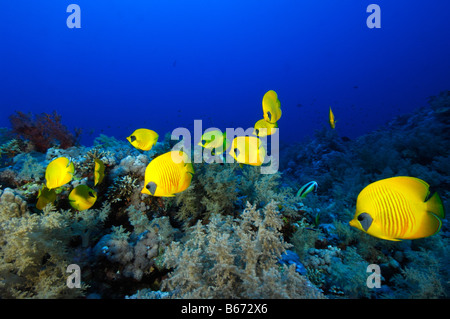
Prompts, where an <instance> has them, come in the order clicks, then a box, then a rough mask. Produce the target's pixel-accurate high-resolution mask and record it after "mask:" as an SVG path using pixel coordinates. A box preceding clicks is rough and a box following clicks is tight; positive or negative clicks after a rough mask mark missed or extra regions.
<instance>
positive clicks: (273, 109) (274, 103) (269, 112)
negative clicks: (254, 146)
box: [262, 90, 281, 123]
mask: <svg viewBox="0 0 450 319" xmlns="http://www.w3.org/2000/svg"><path fill="white" fill-rule="evenodd" d="M262 107H263V113H264V119H265V120H266V121H267V122H269V123H276V122H278V120H279V119H280V117H281V103H280V100H278V95H277V93H276V92H275V91H273V90H270V91H267V92H266V94H264V97H263V100H262Z"/></svg>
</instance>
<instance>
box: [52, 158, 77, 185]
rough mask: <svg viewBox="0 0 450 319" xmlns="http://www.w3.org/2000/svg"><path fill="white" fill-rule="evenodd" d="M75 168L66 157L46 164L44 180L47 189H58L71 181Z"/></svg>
mask: <svg viewBox="0 0 450 319" xmlns="http://www.w3.org/2000/svg"><path fill="white" fill-rule="evenodd" d="M74 170H75V167H74V165H73V163H72V162H71V161H70V160H69V159H68V158H67V157H58V158H56V159H54V160H53V161H51V162H50V164H48V166H47V168H46V170H45V180H46V185H47V188H48V189H53V188H58V187H60V186H62V185H64V184H67V183H69V182H70V181H71V180H72V177H73V173H74Z"/></svg>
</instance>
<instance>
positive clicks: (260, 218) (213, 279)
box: [163, 202, 322, 298]
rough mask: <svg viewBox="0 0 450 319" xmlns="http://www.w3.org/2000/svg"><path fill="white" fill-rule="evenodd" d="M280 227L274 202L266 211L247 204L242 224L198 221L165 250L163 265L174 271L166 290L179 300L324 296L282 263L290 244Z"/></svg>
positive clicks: (220, 219) (215, 218)
mask: <svg viewBox="0 0 450 319" xmlns="http://www.w3.org/2000/svg"><path fill="white" fill-rule="evenodd" d="M282 223H283V222H282V220H281V216H280V214H279V212H278V211H277V210H276V205H275V203H274V202H271V203H269V204H267V205H266V206H265V208H264V210H263V211H260V210H256V208H255V206H251V205H250V204H247V207H246V209H245V210H244V211H243V212H242V214H241V217H240V218H239V219H238V220H234V221H233V220H232V219H231V218H230V217H223V216H222V215H217V214H216V215H214V216H212V218H211V221H210V223H209V224H208V225H207V226H204V225H202V224H201V223H200V222H198V223H197V224H196V225H195V226H193V228H192V231H191V232H190V235H189V237H188V239H186V241H185V242H184V243H180V242H174V243H172V244H171V245H170V246H169V248H168V249H167V250H166V252H165V254H164V265H165V266H166V267H169V268H174V269H173V271H172V272H171V273H170V274H169V278H168V279H167V280H165V281H163V289H164V290H166V291H168V292H171V294H172V297H175V298H320V297H321V296H322V295H321V293H320V292H319V291H318V290H317V289H316V288H315V287H314V286H313V285H312V284H310V283H309V281H308V280H307V279H306V278H305V277H303V276H301V275H300V274H298V273H296V271H295V266H294V265H291V266H290V267H286V266H281V265H280V264H279V263H278V259H280V257H281V255H282V254H283V253H285V251H286V248H288V247H289V246H290V245H289V244H288V243H287V242H285V241H284V240H283V236H282V234H281V233H280V232H279V231H280V229H281V227H282ZM234 234H235V235H234Z"/></svg>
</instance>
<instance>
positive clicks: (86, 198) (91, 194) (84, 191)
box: [69, 185, 97, 210]
mask: <svg viewBox="0 0 450 319" xmlns="http://www.w3.org/2000/svg"><path fill="white" fill-rule="evenodd" d="M96 200H97V192H96V191H94V190H93V189H92V188H90V187H89V186H87V185H78V186H77V187H75V188H74V189H72V191H71V192H70V194H69V203H70V205H71V206H72V207H73V208H75V209H76V210H86V209H89V208H91V207H92V205H94V204H95V201H96Z"/></svg>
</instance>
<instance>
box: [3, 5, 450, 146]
mask: <svg viewBox="0 0 450 319" xmlns="http://www.w3.org/2000/svg"><path fill="white" fill-rule="evenodd" d="M72 3H75V4H77V5H78V6H79V8H80V15H79V18H80V19H79V21H80V26H81V27H80V28H69V27H68V26H67V18H68V17H69V15H71V13H72V12H66V11H67V7H68V6H69V5H70V4H72ZM371 3H373V1H360V0H347V1H334V0H314V1H312V0H308V1H298V0H297V1H294V0H290V1H288V0H280V1H268V0H245V1H242V0H227V1H215V0H203V1H198V0H192V1H186V0H183V1H181V0H178V1H176V0H164V1H163V0H159V1H156V0H148V1H117V0H108V1H103V0H97V1H86V0H76V1H75V0H74V1H2V3H1V6H0V7H1V10H0V21H1V28H0V74H1V77H0V107H1V109H2V114H1V117H0V126H6V127H8V126H10V123H9V119H8V117H9V115H11V114H13V113H14V111H15V110H18V111H22V112H32V113H33V114H38V113H42V112H48V113H50V112H52V111H53V110H56V111H57V112H58V113H59V114H60V115H61V116H62V123H63V124H65V125H66V126H67V127H69V129H71V130H73V129H74V128H77V127H78V128H81V129H82V130H83V134H82V140H81V141H82V144H86V145H91V144H92V141H93V139H94V138H95V137H97V136H98V135H99V134H106V135H111V136H115V137H116V138H119V139H121V138H125V137H126V136H128V135H130V133H131V132H133V131H134V130H135V129H137V128H140V127H145V128H149V129H152V130H155V131H156V132H158V133H159V134H160V136H164V134H165V133H166V132H171V131H172V130H173V129H174V128H176V127H187V128H192V126H193V121H194V120H195V119H197V120H198V119H201V120H203V128H207V127H212V126H214V127H218V128H220V129H223V130H224V129H225V128H226V127H242V128H248V127H251V126H253V125H254V123H255V122H256V121H257V120H259V119H261V118H262V107H261V100H262V97H263V95H264V93H265V92H266V91H268V90H275V91H276V92H277V93H278V97H279V99H280V101H281V107H282V111H283V115H282V117H281V119H280V121H279V123H278V124H279V127H280V128H281V130H280V139H281V140H282V141H287V142H295V141H298V140H302V139H303V138H304V137H305V136H307V135H311V134H312V133H313V132H314V130H316V129H320V128H321V127H322V126H323V125H328V110H329V107H330V106H331V108H332V109H333V112H334V114H335V116H336V119H337V121H338V122H337V125H336V130H337V131H338V132H339V134H340V135H341V136H347V137H350V138H354V137H357V136H359V135H361V134H364V133H367V132H370V131H372V130H374V129H377V128H378V127H380V125H382V124H384V123H386V122H387V121H389V120H390V119H392V118H393V117H395V116H396V115H399V114H404V113H408V112H410V111H412V110H414V109H415V108H418V107H420V106H425V105H426V102H427V99H428V97H429V96H431V95H437V94H439V92H440V91H442V90H444V89H448V88H449V87H450V76H449V74H450V59H449V56H450V40H449V39H450V24H449V21H448V13H449V12H450V2H449V1H446V0H434V1H418V0H409V1H405V0H398V1H395V2H394V1H383V0H377V1H376V2H375V3H376V4H378V5H379V7H380V9H381V14H380V23H381V25H380V26H381V27H380V28H369V27H368V26H367V23H366V20H367V18H368V17H369V15H370V14H371V13H370V12H366V11H367V7H368V6H369V5H370V4H371Z"/></svg>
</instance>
